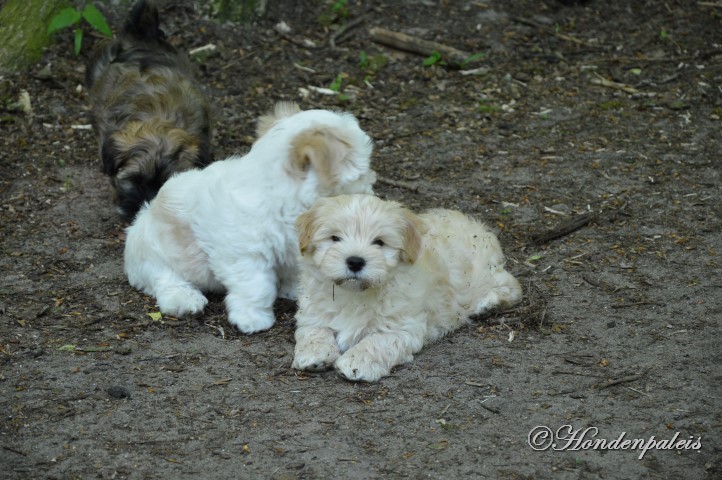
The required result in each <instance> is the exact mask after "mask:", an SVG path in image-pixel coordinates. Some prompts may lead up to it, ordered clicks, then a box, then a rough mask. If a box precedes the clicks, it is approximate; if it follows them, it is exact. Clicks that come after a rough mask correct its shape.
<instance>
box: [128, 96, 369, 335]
mask: <svg viewBox="0 0 722 480" xmlns="http://www.w3.org/2000/svg"><path fill="white" fill-rule="evenodd" d="M258 133H259V138H258V140H256V142H255V143H254V144H253V147H252V148H251V151H250V152H249V153H248V154H247V155H246V156H244V157H241V156H232V157H230V158H228V159H226V160H223V161H218V162H215V163H212V164H211V165H209V166H208V167H206V168H205V169H203V170H190V171H187V172H183V173H180V174H178V175H176V176H174V177H172V178H170V179H169V180H168V181H167V182H166V183H165V184H164V185H163V187H162V188H161V189H160V191H159V192H158V196H157V197H156V198H155V199H153V200H152V201H151V202H150V203H149V204H146V205H145V206H144V207H143V208H142V209H141V210H140V212H139V213H138V215H137V217H136V218H135V221H134V222H133V224H132V225H131V226H130V227H129V228H128V230H127V240H126V244H125V272H126V274H127V275H128V280H129V282H130V284H131V285H132V286H134V287H135V288H137V289H139V290H142V291H143V292H145V293H146V294H148V295H152V296H154V297H155V298H156V300H157V303H158V307H159V308H160V311H161V312H163V313H165V314H169V315H174V316H186V315H197V314H200V313H201V312H202V311H203V308H204V307H205V305H206V304H207V302H208V300H207V299H206V297H205V296H204V295H203V293H202V291H210V292H225V293H226V297H225V303H226V308H227V310H228V321H229V322H230V323H231V324H232V325H234V326H235V327H237V328H238V330H240V331H241V332H244V333H252V332H257V331H261V330H266V329H268V328H270V327H271V326H272V325H273V323H274V321H275V319H274V315H273V302H274V300H275V299H276V297H277V296H282V297H285V298H295V290H296V282H297V257H298V240H297V234H296V231H295V229H294V223H295V221H296V218H297V217H298V216H299V215H300V214H301V213H302V212H304V211H306V210H307V209H308V208H309V207H310V206H311V205H312V204H313V203H314V202H315V201H316V200H317V199H318V198H320V197H324V196H330V195H338V194H342V193H371V192H372V185H373V183H374V180H375V173H374V172H373V170H371V168H370V155H371V150H372V146H371V140H370V139H369V137H368V136H367V135H366V134H365V133H364V132H363V131H362V130H361V128H360V127H359V125H358V122H357V121H356V119H355V118H354V117H353V115H351V114H348V113H337V112H332V111H327V110H308V111H304V112H301V111H300V110H299V109H298V106H297V105H295V104H292V103H280V104H278V105H276V108H275V111H274V112H273V113H272V114H270V115H267V116H264V117H261V119H260V120H259V124H258Z"/></svg>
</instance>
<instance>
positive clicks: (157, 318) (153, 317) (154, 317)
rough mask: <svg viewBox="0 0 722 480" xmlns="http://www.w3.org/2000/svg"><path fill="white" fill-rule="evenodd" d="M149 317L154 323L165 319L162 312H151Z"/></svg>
mask: <svg viewBox="0 0 722 480" xmlns="http://www.w3.org/2000/svg"><path fill="white" fill-rule="evenodd" d="M148 316H149V317H150V319H151V320H153V321H154V322H160V319H161V318H163V314H162V313H160V312H149V313H148Z"/></svg>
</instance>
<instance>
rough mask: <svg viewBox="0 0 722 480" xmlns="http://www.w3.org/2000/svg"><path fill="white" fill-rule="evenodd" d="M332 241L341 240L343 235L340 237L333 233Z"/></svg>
mask: <svg viewBox="0 0 722 480" xmlns="http://www.w3.org/2000/svg"><path fill="white" fill-rule="evenodd" d="M331 241H332V242H340V241H341V237H339V236H338V235H331Z"/></svg>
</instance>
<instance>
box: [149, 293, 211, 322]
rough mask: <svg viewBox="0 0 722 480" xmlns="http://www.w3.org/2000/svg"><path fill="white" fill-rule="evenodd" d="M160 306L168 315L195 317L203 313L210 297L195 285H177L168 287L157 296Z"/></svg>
mask: <svg viewBox="0 0 722 480" xmlns="http://www.w3.org/2000/svg"><path fill="white" fill-rule="evenodd" d="M156 299H157V302H158V308H160V311H161V312H163V313H164V314H166V315H171V316H174V317H193V316H197V315H200V314H201V313H203V309H204V308H205V306H206V305H207V304H208V299H207V298H206V297H205V296H204V295H203V294H202V293H201V292H200V290H197V289H195V288H193V287H186V286H177V287H170V288H166V289H165V290H163V291H160V292H158V294H157V296H156Z"/></svg>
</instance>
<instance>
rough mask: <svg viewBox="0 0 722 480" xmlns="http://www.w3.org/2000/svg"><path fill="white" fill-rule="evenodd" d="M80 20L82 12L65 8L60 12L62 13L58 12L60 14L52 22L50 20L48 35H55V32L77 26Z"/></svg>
mask: <svg viewBox="0 0 722 480" xmlns="http://www.w3.org/2000/svg"><path fill="white" fill-rule="evenodd" d="M80 18H81V15H80V12H79V11H77V10H76V9H74V8H64V9H62V10H60V12H58V14H57V15H55V16H54V17H53V19H52V20H50V25H49V26H48V33H53V32H54V31H56V30H60V29H61V28H65V27H69V26H71V25H75V24H76V23H78V22H79V21H80Z"/></svg>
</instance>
